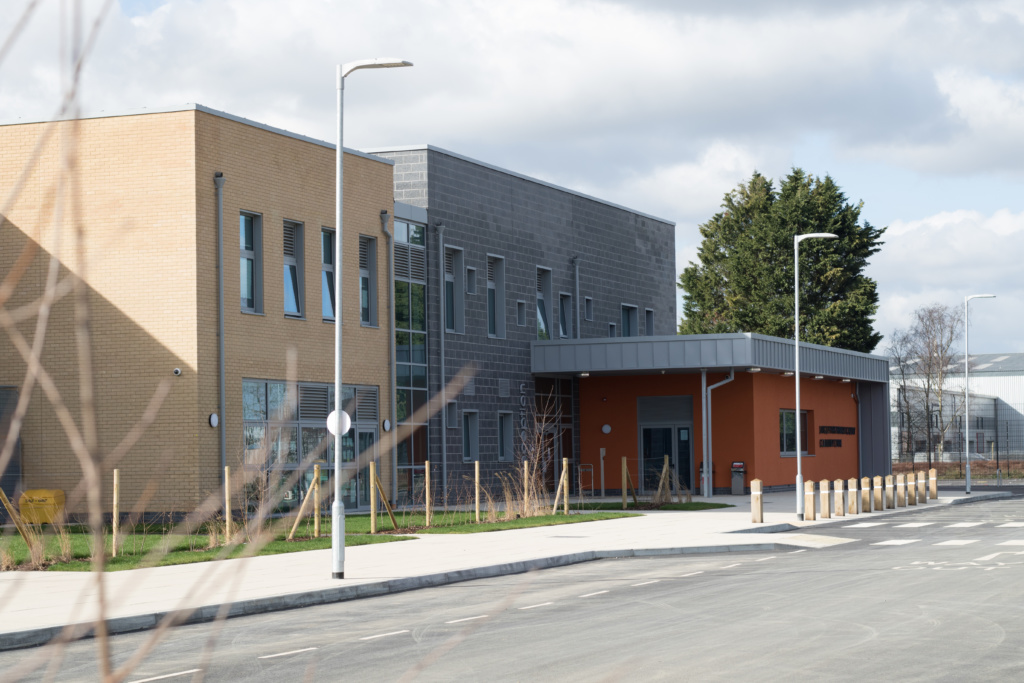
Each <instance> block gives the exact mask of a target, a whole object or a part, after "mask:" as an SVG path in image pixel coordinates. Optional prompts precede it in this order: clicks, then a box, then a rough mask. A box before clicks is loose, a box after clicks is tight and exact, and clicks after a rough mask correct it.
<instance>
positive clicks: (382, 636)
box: [359, 629, 409, 640]
mask: <svg viewBox="0 0 1024 683" xmlns="http://www.w3.org/2000/svg"><path fill="white" fill-rule="evenodd" d="M408 632H409V629H405V630H404V631H392V632H391V633H378V634H377V635H375V636H366V637H365V638H360V639H359V640H373V639H374V638H385V637H387V636H397V635H399V634H402V633H408Z"/></svg>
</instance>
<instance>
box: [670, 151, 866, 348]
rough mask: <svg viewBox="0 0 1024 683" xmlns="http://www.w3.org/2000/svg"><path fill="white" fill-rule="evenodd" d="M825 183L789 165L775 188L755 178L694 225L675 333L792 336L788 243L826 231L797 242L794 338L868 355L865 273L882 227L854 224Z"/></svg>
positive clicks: (836, 191)
mask: <svg viewBox="0 0 1024 683" xmlns="http://www.w3.org/2000/svg"><path fill="white" fill-rule="evenodd" d="M862 207H863V202H861V203H858V204H856V205H854V204H851V203H849V202H848V201H847V199H846V196H845V195H844V194H843V192H842V190H841V189H840V187H839V186H838V185H836V183H835V181H833V180H832V178H831V177H829V176H827V175H826V176H825V177H824V178H817V177H815V176H811V175H808V174H806V173H804V171H802V170H800V169H798V168H794V169H793V170H792V172H790V174H789V175H788V176H787V177H786V178H785V179H784V180H783V181H782V183H781V186H780V187H779V188H778V190H776V189H775V187H774V185H773V183H772V181H771V180H770V179H768V178H765V177H764V176H762V175H761V174H760V173H756V172H755V173H754V175H753V177H751V179H750V180H749V181H747V182H745V183H741V184H740V185H739V186H738V187H737V188H736V189H735V190H733V191H732V192H729V193H728V194H726V195H725V198H724V200H723V202H722V211H721V212H719V213H717V214H715V215H714V216H713V217H712V218H711V220H709V221H708V222H707V223H704V224H703V225H701V226H700V232H701V235H702V237H703V241H702V242H701V245H700V250H699V252H698V263H692V262H691V263H690V265H689V266H688V267H687V268H686V269H685V270H684V271H683V273H682V275H680V276H679V283H678V286H679V288H680V289H682V290H683V319H682V320H681V321H680V323H679V333H680V334H709V333H722V332H756V333H761V334H768V335H772V336H776V337H788V338H792V337H793V237H794V236H795V235H798V234H805V233H810V232H831V233H835V234H836V235H838V236H839V238H838V239H834V240H807V241H804V242H803V243H801V245H800V290H801V291H800V340H801V341H807V342H810V343H814V344H823V345H825V346H836V347H841V348H845V349H851V350H853V351H863V352H865V353H867V352H871V351H872V350H874V348H875V346H877V345H878V342H879V341H880V340H881V338H882V335H881V334H879V333H878V332H876V331H875V330H874V329H873V327H872V322H873V321H872V318H873V316H874V314H875V312H876V311H877V310H878V292H877V290H876V283H875V281H874V280H872V279H871V278H869V277H868V276H867V275H865V274H864V269H865V267H866V266H867V263H868V258H869V257H870V256H871V255H872V254H875V253H877V252H878V251H879V249H880V248H881V245H882V242H881V241H880V238H881V236H882V234H883V233H884V232H885V228H875V227H873V226H872V225H871V224H870V223H868V222H866V221H865V222H864V223H861V222H860V212H861V209H862Z"/></svg>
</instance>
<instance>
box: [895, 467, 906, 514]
mask: <svg viewBox="0 0 1024 683" xmlns="http://www.w3.org/2000/svg"><path fill="white" fill-rule="evenodd" d="M906 488H907V478H906V477H905V476H903V475H902V474H897V475H896V507H898V508H905V507H907V491H906Z"/></svg>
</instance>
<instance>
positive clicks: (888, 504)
mask: <svg viewBox="0 0 1024 683" xmlns="http://www.w3.org/2000/svg"><path fill="white" fill-rule="evenodd" d="M893 493H894V484H893V480H892V475H891V474H887V475H885V508H884V509H886V510H892V509H893V508H895V507H896V497H895V496H894V495H893Z"/></svg>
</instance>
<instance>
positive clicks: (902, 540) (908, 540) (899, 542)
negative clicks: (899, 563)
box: [871, 538, 921, 545]
mask: <svg viewBox="0 0 1024 683" xmlns="http://www.w3.org/2000/svg"><path fill="white" fill-rule="evenodd" d="M920 540H921V539H920V538H892V539H889V540H888V541H882V542H881V543H872V544H871V545H907V544H909V543H917V542H918V541H920Z"/></svg>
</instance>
